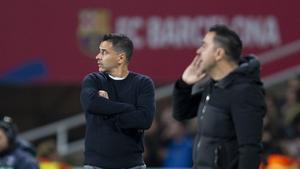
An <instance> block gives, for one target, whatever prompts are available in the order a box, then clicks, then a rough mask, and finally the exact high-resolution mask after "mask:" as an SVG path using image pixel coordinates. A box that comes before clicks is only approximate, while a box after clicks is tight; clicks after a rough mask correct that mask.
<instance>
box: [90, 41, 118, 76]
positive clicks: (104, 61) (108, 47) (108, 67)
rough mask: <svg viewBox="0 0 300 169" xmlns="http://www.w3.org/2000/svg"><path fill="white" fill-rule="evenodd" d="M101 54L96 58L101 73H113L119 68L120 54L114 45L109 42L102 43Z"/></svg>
mask: <svg viewBox="0 0 300 169" xmlns="http://www.w3.org/2000/svg"><path fill="white" fill-rule="evenodd" d="M99 50H100V52H99V54H98V55H97V56H96V60H97V63H98V67H99V71H100V72H103V71H104V72H111V71H112V70H113V69H114V68H117V67H118V66H119V59H120V57H119V54H118V53H117V52H116V51H115V50H114V48H113V44H112V43H111V42H109V41H103V42H101V44H100V46H99Z"/></svg>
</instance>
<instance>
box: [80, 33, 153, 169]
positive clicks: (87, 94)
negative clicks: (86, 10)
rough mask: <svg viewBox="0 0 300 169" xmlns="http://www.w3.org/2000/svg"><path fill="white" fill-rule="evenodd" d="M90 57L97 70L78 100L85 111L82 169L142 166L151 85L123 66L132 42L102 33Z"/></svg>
mask: <svg viewBox="0 0 300 169" xmlns="http://www.w3.org/2000/svg"><path fill="white" fill-rule="evenodd" d="M99 50H100V51H99V54H98V55H97V56H96V60H97V64H98V66H99V72H95V73H91V74H89V75H87V76H86V77H85V78H84V80H83V84H82V91H81V103H82V106H83V109H84V111H85V113H86V137H85V162H84V165H85V166H84V168H85V169H144V168H146V166H145V164H144V161H143V156H142V153H143V151H144V145H143V136H144V130H146V129H148V128H150V126H151V123H152V120H153V115H154V112H155V101H154V84H153V82H152V80H151V79H150V78H149V77H147V76H144V75H141V74H138V73H134V72H131V71H129V70H128V63H129V61H130V58H131V55H132V50H133V43H132V41H131V40H130V39H129V38H128V37H126V36H124V35H117V34H107V35H105V36H104V37H103V40H102V42H101V43H100V46H99Z"/></svg>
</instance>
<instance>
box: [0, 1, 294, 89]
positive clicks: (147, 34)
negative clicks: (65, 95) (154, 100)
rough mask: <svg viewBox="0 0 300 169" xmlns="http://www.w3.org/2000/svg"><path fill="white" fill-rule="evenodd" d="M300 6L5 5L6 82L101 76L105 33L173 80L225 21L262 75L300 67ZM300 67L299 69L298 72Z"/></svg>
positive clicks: (2, 50)
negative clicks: (126, 42)
mask: <svg viewBox="0 0 300 169" xmlns="http://www.w3.org/2000/svg"><path fill="white" fill-rule="evenodd" d="M299 6H300V1H298V0H290V1H289V2H288V3H287V2H286V1H284V0H276V1H274V2H270V1H261V0H253V1H242V2H241V1H238V0H230V1H223V2H222V1H216V0H212V1H199V0H190V1H183V0H178V1H176V2H175V1H170V0H165V1H161V0H152V1H140V0H129V1H118V0H109V1H98V0H89V1H84V0H78V1H72V2H71V1H58V0H54V1H38V0H28V1H16V0H12V1H5V2H2V3H1V6H0V20H1V27H0V36H1V42H0V56H1V62H0V83H16V84H66V83H67V84H80V83H81V80H82V79H83V77H84V76H85V75H86V74H87V73H89V72H93V71H97V69H98V68H97V64H96V61H95V56H96V54H97V52H98V50H99V49H98V45H99V41H100V39H101V37H102V36H103V35H104V34H105V33H110V32H116V33H123V34H127V35H128V36H129V37H130V38H131V39H132V40H133V42H134V46H135V51H134V56H133V58H132V61H131V63H130V69H131V70H132V71H136V72H140V73H143V74H146V75H148V76H150V77H151V78H153V79H154V81H155V83H156V84H157V85H164V84H169V83H171V82H174V81H175V80H176V79H177V78H178V77H179V76H180V74H181V73H182V72H183V70H184V68H185V67H186V66H187V65H188V64H189V63H190V62H191V60H192V59H193V57H194V56H195V51H196V49H197V48H198V47H199V45H200V41H201V39H202V38H203V36H204V35H205V33H206V31H207V30H208V28H209V27H210V26H212V25H214V24H226V25H228V26H229V27H230V28H232V29H234V30H235V31H237V32H238V34H239V35H240V36H241V38H242V40H243V43H244V51H243V53H244V54H252V53H253V54H255V55H256V56H257V57H258V58H259V59H260V60H261V63H262V70H261V71H262V76H263V78H264V79H268V78H270V77H272V76H273V75H276V74H280V73H281V72H285V71H287V70H292V69H293V70H295V68H298V67H300V57H299V55H300V33H299V30H300V15H299V12H298V11H299ZM297 70H298V69H297Z"/></svg>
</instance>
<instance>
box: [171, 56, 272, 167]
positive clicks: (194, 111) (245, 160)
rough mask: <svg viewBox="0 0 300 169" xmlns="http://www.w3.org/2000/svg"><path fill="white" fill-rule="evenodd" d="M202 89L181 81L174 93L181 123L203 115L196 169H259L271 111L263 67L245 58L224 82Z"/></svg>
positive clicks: (199, 129)
mask: <svg viewBox="0 0 300 169" xmlns="http://www.w3.org/2000/svg"><path fill="white" fill-rule="evenodd" d="M197 90H198V91H197V92H195V93H193V92H192V85H187V84H186V83H184V82H183V81H182V80H178V81H177V82H176V84H175V88H174V93H173V95H174V97H173V98H174V100H173V103H174V107H173V108H174V113H173V116H174V118H175V119H177V120H185V119H190V118H193V117H196V116H197V120H198V130H197V135H196V138H195V142H194V153H193V161H194V168H197V169H215V168H218V169H257V168H258V166H259V162H260V152H261V150H262V144H261V137H262V129H263V116H264V114H265V112H266V106H265V101H264V90H263V88H262V83H261V81H260V78H259V62H258V61H257V60H256V59H255V58H253V57H243V59H242V61H241V63H240V66H239V67H238V68H237V69H236V70H234V71H233V72H232V73H230V74H229V75H227V76H226V77H225V78H224V79H222V80H220V81H217V82H216V81H213V80H208V82H207V83H205V84H204V85H202V87H201V88H198V89H197Z"/></svg>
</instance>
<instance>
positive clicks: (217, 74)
mask: <svg viewBox="0 0 300 169" xmlns="http://www.w3.org/2000/svg"><path fill="white" fill-rule="evenodd" d="M236 68H238V65H237V64H235V63H232V62H225V63H220V64H219V65H218V66H216V67H215V68H214V69H213V70H212V71H211V72H210V76H211V78H212V79H213V80H216V81H218V80H221V79H223V78H225V77H226V76H227V75H229V74H230V73H231V72H233V71H234V70H235V69H236Z"/></svg>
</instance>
